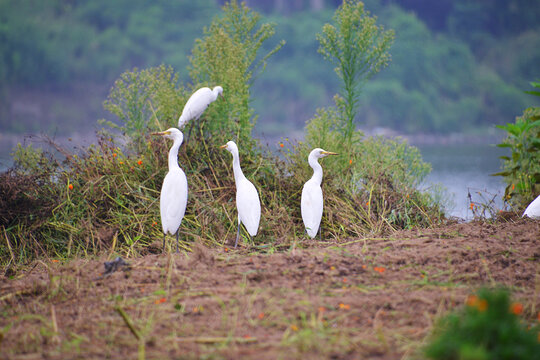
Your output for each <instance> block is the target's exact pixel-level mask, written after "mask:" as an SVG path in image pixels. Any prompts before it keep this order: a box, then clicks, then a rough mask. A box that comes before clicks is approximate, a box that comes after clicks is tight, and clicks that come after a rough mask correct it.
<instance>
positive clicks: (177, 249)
mask: <svg viewBox="0 0 540 360" xmlns="http://www.w3.org/2000/svg"><path fill="white" fill-rule="evenodd" d="M176 253H177V254H178V230H176Z"/></svg>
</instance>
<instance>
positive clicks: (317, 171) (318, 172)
mask: <svg viewBox="0 0 540 360" xmlns="http://www.w3.org/2000/svg"><path fill="white" fill-rule="evenodd" d="M308 163H309V166H311V168H312V169H313V176H312V177H311V179H312V180H315V181H316V182H317V183H318V184H319V185H320V184H321V182H322V177H323V171H322V166H321V164H319V162H318V161H317V158H315V157H311V156H310V157H309V159H308Z"/></svg>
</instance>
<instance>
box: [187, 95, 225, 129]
mask: <svg viewBox="0 0 540 360" xmlns="http://www.w3.org/2000/svg"><path fill="white" fill-rule="evenodd" d="M222 93H223V88H222V87H221V86H216V87H214V88H213V89H210V88H207V87H203V88H200V89H199V90H197V91H195V92H194V93H193V95H191V97H190V98H189V100H188V101H187V103H186V105H184V110H183V111H182V115H180V117H179V118H178V127H179V128H180V129H181V128H183V127H184V126H185V125H186V123H187V122H188V121H189V120H191V119H195V120H197V119H199V117H201V115H202V113H203V112H204V110H206V108H207V107H208V105H210V103H212V102H214V101H216V99H217V98H218V96H219V95H221V96H223V95H222ZM192 128H193V124H192V125H191V127H190V128H189V134H188V138H189V137H190V136H191V129H192Z"/></svg>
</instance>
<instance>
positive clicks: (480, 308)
mask: <svg viewBox="0 0 540 360" xmlns="http://www.w3.org/2000/svg"><path fill="white" fill-rule="evenodd" d="M476 307H477V308H478V311H480V312H484V311H486V309H487V307H488V303H487V301H486V300H484V299H481V300H480V301H478V305H477V306H476Z"/></svg>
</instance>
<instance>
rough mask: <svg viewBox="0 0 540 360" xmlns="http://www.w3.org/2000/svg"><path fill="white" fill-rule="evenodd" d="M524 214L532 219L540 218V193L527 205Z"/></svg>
mask: <svg viewBox="0 0 540 360" xmlns="http://www.w3.org/2000/svg"><path fill="white" fill-rule="evenodd" d="M523 216H528V217H530V218H531V219H540V195H538V197H537V198H536V199H534V200H533V202H532V203H530V204H529V206H527V208H526V209H525V212H524V213H523Z"/></svg>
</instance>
